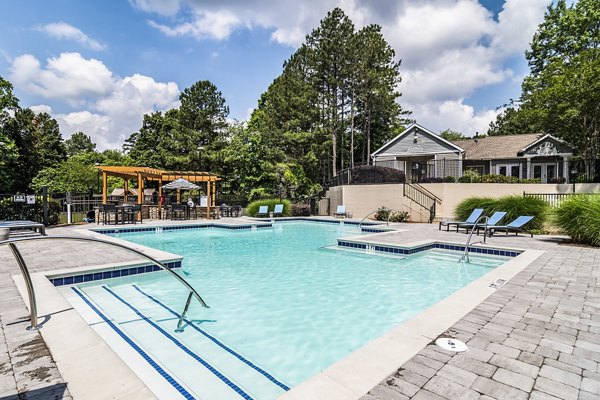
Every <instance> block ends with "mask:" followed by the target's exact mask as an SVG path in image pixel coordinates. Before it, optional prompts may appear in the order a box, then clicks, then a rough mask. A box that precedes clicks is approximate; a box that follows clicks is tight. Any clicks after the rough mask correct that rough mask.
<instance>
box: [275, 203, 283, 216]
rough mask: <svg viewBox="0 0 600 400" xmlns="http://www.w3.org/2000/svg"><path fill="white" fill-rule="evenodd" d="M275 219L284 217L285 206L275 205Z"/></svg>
mask: <svg viewBox="0 0 600 400" xmlns="http://www.w3.org/2000/svg"><path fill="white" fill-rule="evenodd" d="M273 216H274V217H283V204H275V209H274V210H273Z"/></svg>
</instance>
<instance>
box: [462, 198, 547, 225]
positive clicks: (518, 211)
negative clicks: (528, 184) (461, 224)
mask: <svg viewBox="0 0 600 400" xmlns="http://www.w3.org/2000/svg"><path fill="white" fill-rule="evenodd" d="M475 208H483V215H487V216H490V215H492V214H493V213H494V212H496V211H505V212H506V216H504V218H503V219H502V222H501V223H509V222H511V221H513V220H514V219H516V218H517V217H519V216H521V215H531V216H533V220H531V221H530V222H529V223H528V224H527V225H526V228H528V229H541V228H542V226H543V224H544V222H545V221H546V217H547V215H548V203H546V202H545V201H544V200H542V199H537V198H531V197H523V196H504V197H500V198H498V199H494V198H490V197H470V198H468V199H465V200H463V201H462V202H460V203H459V205H458V206H457V207H456V210H455V214H456V218H457V219H458V220H460V221H464V220H466V219H467V218H468V217H469V215H471V212H472V211H473V209H475Z"/></svg>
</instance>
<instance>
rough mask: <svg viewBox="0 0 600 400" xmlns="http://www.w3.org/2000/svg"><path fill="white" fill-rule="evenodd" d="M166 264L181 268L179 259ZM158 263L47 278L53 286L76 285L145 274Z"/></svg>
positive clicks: (158, 269)
mask: <svg viewBox="0 0 600 400" xmlns="http://www.w3.org/2000/svg"><path fill="white" fill-rule="evenodd" d="M163 264H164V265H166V266H167V268H170V269H173V268H181V260H179V261H171V262H165V263H163ZM161 269H162V268H160V267H159V266H158V265H154V264H144V265H135V266H127V267H122V268H114V269H111V270H105V271H86V272H82V273H77V274H73V275H63V276H54V277H51V278H48V279H49V280H50V283H52V284H53V285H54V286H69V285H76V284H78V283H85V282H92V281H100V280H104V279H111V278H122V277H124V276H131V275H140V274H146V273H149V272H156V271H160V270H161Z"/></svg>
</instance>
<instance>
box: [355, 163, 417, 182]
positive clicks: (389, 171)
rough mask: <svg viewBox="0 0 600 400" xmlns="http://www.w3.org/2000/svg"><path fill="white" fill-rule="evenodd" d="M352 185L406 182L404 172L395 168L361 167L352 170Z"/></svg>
mask: <svg viewBox="0 0 600 400" xmlns="http://www.w3.org/2000/svg"><path fill="white" fill-rule="evenodd" d="M351 174H352V181H351V182H352V184H353V185H359V184H364V183H403V182H405V181H406V175H404V171H400V170H397V169H395V168H388V167H378V166H376V165H362V166H359V167H355V168H354V169H352V172H351Z"/></svg>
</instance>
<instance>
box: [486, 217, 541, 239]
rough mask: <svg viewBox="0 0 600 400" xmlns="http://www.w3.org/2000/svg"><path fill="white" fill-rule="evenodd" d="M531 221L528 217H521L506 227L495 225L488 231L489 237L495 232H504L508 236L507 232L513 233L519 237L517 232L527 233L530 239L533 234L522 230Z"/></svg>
mask: <svg viewBox="0 0 600 400" xmlns="http://www.w3.org/2000/svg"><path fill="white" fill-rule="evenodd" d="M532 219H533V217H532V216H530V215H521V216H520V217H518V218H517V219H515V220H514V221H512V222H511V223H509V224H507V225H496V226H493V227H491V228H490V229H489V231H490V236H491V235H493V234H494V233H496V231H505V232H506V234H507V235H508V233H509V232H514V233H515V235H516V236H519V232H525V233H529V234H530V235H531V237H533V233H531V232H529V231H528V230H527V229H523V226H525V225H526V224H527V223H528V222H529V221H531V220H532ZM477 233H479V228H477Z"/></svg>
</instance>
